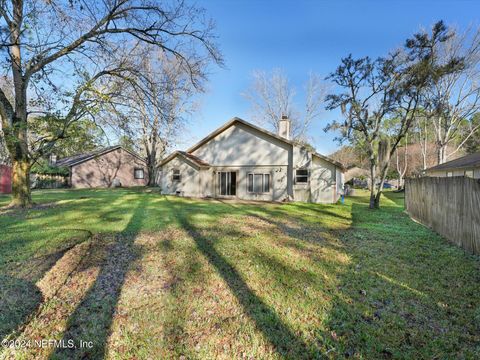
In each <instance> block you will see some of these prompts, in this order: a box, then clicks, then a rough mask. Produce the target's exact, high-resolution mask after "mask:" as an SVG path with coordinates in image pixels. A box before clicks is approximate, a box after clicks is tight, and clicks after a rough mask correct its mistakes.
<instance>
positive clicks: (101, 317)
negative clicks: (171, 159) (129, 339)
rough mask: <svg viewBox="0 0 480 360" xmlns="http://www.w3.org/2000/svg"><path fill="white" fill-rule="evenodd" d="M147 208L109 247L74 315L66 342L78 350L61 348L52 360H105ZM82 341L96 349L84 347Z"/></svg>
mask: <svg viewBox="0 0 480 360" xmlns="http://www.w3.org/2000/svg"><path fill="white" fill-rule="evenodd" d="M142 203H144V201H139V204H142ZM143 212H144V208H143V206H141V205H138V206H137V208H136V209H135V210H134V212H133V214H132V217H131V218H130V221H129V223H128V225H127V227H126V228H125V230H124V231H123V232H122V233H119V234H115V236H114V240H113V241H112V242H110V243H109V244H107V245H106V249H105V253H106V257H105V259H104V260H103V263H102V264H101V265H100V266H101V268H100V272H99V274H98V275H97V277H96V279H95V282H94V284H93V285H92V286H91V287H90V289H89V290H88V292H87V293H86V295H85V296H84V297H83V299H82V301H81V302H80V304H79V305H78V306H77V307H76V309H75V311H74V312H73V313H72V314H71V315H70V318H69V320H68V323H67V328H66V330H65V332H64V335H63V342H64V343H65V344H68V343H69V341H72V340H73V342H74V344H75V346H76V347H75V348H69V347H63V348H57V349H56V351H55V352H54V353H53V354H52V355H51V359H87V358H88V359H93V358H94V359H101V358H104V357H105V354H106V350H107V347H106V345H107V341H108V338H109V336H110V332H111V330H110V329H111V325H112V322H113V317H114V313H115V309H116V306H117V303H118V300H119V297H120V292H121V290H122V287H123V284H124V282H125V278H126V275H127V272H128V269H129V266H130V264H131V263H132V262H134V261H135V259H136V258H138V256H139V254H138V251H136V250H137V249H136V248H135V246H134V241H135V237H136V236H137V234H138V233H139V231H140V229H141V225H142V219H143V218H144V213H143ZM80 341H82V342H84V343H91V345H92V347H90V346H84V347H82V348H81V347H80V346H79V344H80Z"/></svg>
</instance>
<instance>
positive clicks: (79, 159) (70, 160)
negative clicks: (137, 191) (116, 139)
mask: <svg viewBox="0 0 480 360" xmlns="http://www.w3.org/2000/svg"><path fill="white" fill-rule="evenodd" d="M117 149H122V150H123V151H126V152H127V153H129V154H130V155H132V156H135V157H136V158H137V159H139V160H141V161H143V162H145V159H143V158H142V157H140V155H138V154H135V153H134V152H132V151H129V150H127V149H124V148H123V147H122V146H121V145H114V146H109V147H106V148H102V149H98V150H94V151H91V152H88V153H84V154H77V155H73V156H69V157H66V158H63V159H59V160H57V162H56V164H55V165H56V166H66V167H71V166H75V165H79V164H81V163H84V162H85V161H88V160H90V159H93V158H95V157H97V156H101V155H104V154H107V153H109V152H111V151H113V150H117Z"/></svg>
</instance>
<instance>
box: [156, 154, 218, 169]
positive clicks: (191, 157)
mask: <svg viewBox="0 0 480 360" xmlns="http://www.w3.org/2000/svg"><path fill="white" fill-rule="evenodd" d="M176 156H180V157H182V158H184V159H185V160H187V161H188V162H190V163H192V164H193V165H196V166H198V167H201V168H209V167H210V164H209V163H207V162H206V161H203V160H202V159H200V158H199V157H197V156H195V155H192V154H189V153H187V152H186V151H180V150H176V151H174V152H173V153H171V154H170V155H169V156H167V157H166V158H165V159H163V161H162V162H161V163H160V166H163V165H165V164H166V163H168V162H169V161H170V160H173V159H174V158H175V157H176Z"/></svg>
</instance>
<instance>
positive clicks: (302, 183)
mask: <svg viewBox="0 0 480 360" xmlns="http://www.w3.org/2000/svg"><path fill="white" fill-rule="evenodd" d="M298 170H306V171H307V175H299V176H300V177H305V176H306V177H307V181H305V182H298V181H297V171H298ZM294 180H295V181H294V183H295V185H296V184H298V185H306V184H309V183H310V170H309V169H295V179H294Z"/></svg>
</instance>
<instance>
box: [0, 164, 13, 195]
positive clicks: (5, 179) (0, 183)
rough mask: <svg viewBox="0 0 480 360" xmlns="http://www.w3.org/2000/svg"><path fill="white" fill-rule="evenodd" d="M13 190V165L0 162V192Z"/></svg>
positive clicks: (5, 192) (7, 192) (8, 192)
mask: <svg viewBox="0 0 480 360" xmlns="http://www.w3.org/2000/svg"><path fill="white" fill-rule="evenodd" d="M11 192H12V167H11V166H10V165H5V164H0V194H10V193H11Z"/></svg>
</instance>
